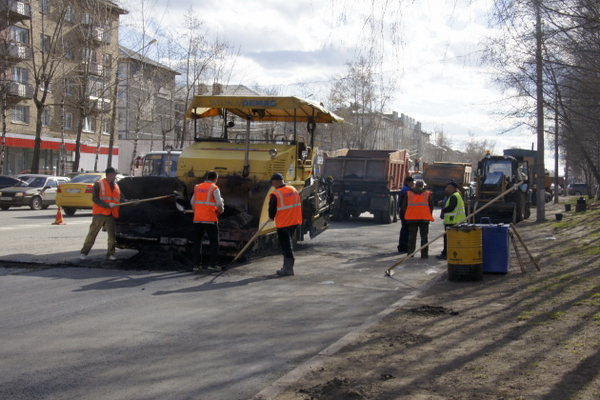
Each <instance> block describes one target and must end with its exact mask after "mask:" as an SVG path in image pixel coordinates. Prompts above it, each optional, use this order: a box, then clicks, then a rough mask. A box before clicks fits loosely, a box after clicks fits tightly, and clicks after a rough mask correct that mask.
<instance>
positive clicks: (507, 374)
mask: <svg viewBox="0 0 600 400" xmlns="http://www.w3.org/2000/svg"><path fill="white" fill-rule="evenodd" d="M575 200H576V199H575V198H574V197H568V198H561V200H560V202H559V203H558V204H548V205H546V218H547V221H545V222H541V223H537V222H535V221H534V219H535V211H534V210H532V217H531V218H530V220H529V221H524V222H522V223H520V224H519V225H518V226H517V230H518V232H519V233H520V234H521V236H522V237H523V239H524V240H525V242H526V244H527V247H528V248H529V250H530V251H531V252H532V253H533V255H534V258H535V259H536V260H537V261H538V263H539V266H540V268H541V271H538V270H537V269H536V268H535V267H534V265H533V264H532V263H531V262H529V260H528V257H527V255H526V253H525V252H524V251H523V250H522V246H520V245H519V249H520V250H521V251H520V253H521V256H522V258H523V259H524V261H525V269H526V273H522V271H521V269H520V267H519V263H518V260H517V257H516V255H515V253H514V249H511V252H512V255H511V260H512V264H511V269H510V272H509V273H508V274H484V278H483V280H482V281H479V282H450V281H448V279H447V274H446V273H444V275H443V276H441V278H440V279H439V280H438V281H437V282H436V283H435V284H434V285H433V286H432V287H431V288H430V289H429V290H427V291H426V292H424V293H422V294H421V295H420V296H418V297H416V298H415V299H413V300H411V301H410V302H409V303H408V304H407V305H406V306H404V307H402V308H400V309H398V310H397V311H395V312H393V313H391V314H390V315H388V316H387V317H385V318H384V319H383V320H382V321H381V322H380V323H378V324H377V325H375V326H374V327H373V328H371V329H370V330H369V331H368V332H367V333H365V334H363V335H361V336H360V338H359V339H358V340H357V341H355V342H354V343H352V344H351V345H348V346H346V347H344V348H343V349H342V350H340V351H339V352H337V353H336V354H334V355H333V356H331V357H330V358H329V359H328V360H327V361H326V362H325V363H324V364H322V365H320V366H319V367H317V368H315V369H313V370H311V371H310V372H309V373H307V374H305V375H304V376H303V377H302V378H300V380H298V381H297V382H295V383H294V384H292V385H291V386H289V387H288V389H287V390H285V391H284V392H282V393H280V394H279V395H278V396H277V397H276V399H277V400H300V399H301V400H308V399H322V400H328V399H332V400H333V399H336V400H339V399H378V400H379V399H409V400H412V399H414V400H417V399H419V400H420V399H431V400H434V399H548V400H551V399H552V400H554V399H600V374H599V370H600V208H598V207H597V206H593V205H590V204H588V210H587V211H586V212H580V213H576V212H574V211H570V212H564V210H565V203H570V204H573V205H572V206H571V209H572V210H574V209H575V206H574V202H575ZM559 212H562V213H563V215H564V217H563V219H562V221H561V222H557V221H556V219H555V213H559Z"/></svg>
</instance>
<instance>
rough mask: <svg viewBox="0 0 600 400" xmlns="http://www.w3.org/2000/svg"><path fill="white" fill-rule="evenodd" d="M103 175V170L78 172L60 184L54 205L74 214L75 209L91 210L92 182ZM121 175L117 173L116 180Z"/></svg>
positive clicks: (103, 176) (66, 212)
mask: <svg viewBox="0 0 600 400" xmlns="http://www.w3.org/2000/svg"><path fill="white" fill-rule="evenodd" d="M105 177H106V174H105V173H104V172H89V173H83V174H79V175H77V176H76V177H74V178H73V179H71V181H70V182H68V183H63V184H61V185H60V187H59V188H58V193H57V194H56V205H58V206H61V207H62V208H63V210H65V214H67V215H74V214H75V212H76V211H77V210H91V209H92V206H93V205H94V202H93V201H92V193H93V191H94V184H95V183H96V182H97V181H99V180H100V179H103V178H105ZM122 177H123V176H122V175H117V180H119V179H120V178H122Z"/></svg>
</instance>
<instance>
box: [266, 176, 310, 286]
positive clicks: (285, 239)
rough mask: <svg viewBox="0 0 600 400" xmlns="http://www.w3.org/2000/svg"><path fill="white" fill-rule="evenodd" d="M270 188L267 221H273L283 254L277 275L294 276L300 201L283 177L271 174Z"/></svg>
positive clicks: (295, 191) (300, 222)
mask: <svg viewBox="0 0 600 400" xmlns="http://www.w3.org/2000/svg"><path fill="white" fill-rule="evenodd" d="M271 186H273V187H274V188H275V191H274V192H273V193H271V198H270V199H269V219H270V220H275V226H276V227H277V238H278V239H279V246H280V247H281V251H282V252H283V268H282V269H280V270H278V271H277V275H280V276H288V275H294V262H295V258H294V246H293V242H292V240H293V238H294V233H295V232H296V229H297V228H298V226H300V225H302V201H301V200H300V195H299V194H298V191H297V190H296V189H295V188H294V187H293V186H290V185H286V184H285V183H284V181H283V175H281V174H277V173H276V174H273V176H272V177H271Z"/></svg>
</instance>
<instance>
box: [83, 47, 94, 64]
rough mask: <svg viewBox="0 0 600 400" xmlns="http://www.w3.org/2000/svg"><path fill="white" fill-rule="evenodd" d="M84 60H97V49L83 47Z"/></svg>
mask: <svg viewBox="0 0 600 400" xmlns="http://www.w3.org/2000/svg"><path fill="white" fill-rule="evenodd" d="M83 61H85V62H89V63H95V62H96V50H94V49H90V48H84V49H83Z"/></svg>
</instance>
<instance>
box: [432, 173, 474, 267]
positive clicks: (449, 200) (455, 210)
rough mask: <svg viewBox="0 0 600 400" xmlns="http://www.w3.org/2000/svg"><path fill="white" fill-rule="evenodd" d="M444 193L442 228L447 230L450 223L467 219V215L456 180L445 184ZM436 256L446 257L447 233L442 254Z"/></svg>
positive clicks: (439, 257)
mask: <svg viewBox="0 0 600 400" xmlns="http://www.w3.org/2000/svg"><path fill="white" fill-rule="evenodd" d="M446 194H447V197H446V202H445V203H444V208H442V215H443V216H444V230H448V228H450V227H451V226H452V225H455V224H458V223H460V222H463V221H465V220H466V219H467V215H466V214H465V202H464V201H463V198H462V196H461V195H460V192H459V191H458V184H457V183H456V182H454V181H450V182H448V183H447V184H446ZM436 258H438V259H440V260H445V259H447V258H448V235H444V250H442V254H440V255H437V256H436Z"/></svg>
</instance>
